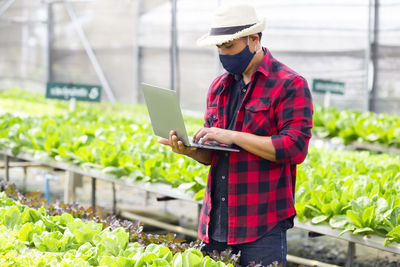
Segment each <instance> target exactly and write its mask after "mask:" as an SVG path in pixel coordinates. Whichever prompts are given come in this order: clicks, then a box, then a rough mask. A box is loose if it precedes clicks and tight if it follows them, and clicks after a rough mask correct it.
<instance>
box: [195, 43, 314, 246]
mask: <svg viewBox="0 0 400 267" xmlns="http://www.w3.org/2000/svg"><path fill="white" fill-rule="evenodd" d="M264 51H265V52H266V55H265V57H264V59H263V61H262V62H261V64H260V66H259V67H258V69H257V71H256V72H255V73H254V74H253V76H252V77H251V82H250V86H249V90H248V91H247V93H246V95H245V97H244V99H243V102H242V104H241V107H240V108H239V112H238V115H237V120H236V126H235V130H236V131H241V132H247V133H252V134H255V135H259V136H271V137H272V143H273V146H274V147H275V150H276V162H272V161H268V160H265V159H263V158H260V157H258V156H256V155H254V154H252V153H249V152H247V151H245V150H241V151H240V152H238V153H235V152H232V153H231V155H230V157H229V178H228V179H229V181H228V244H240V243H247V242H252V241H255V240H257V239H258V238H260V237H262V236H263V235H264V234H265V233H267V232H268V231H270V230H271V229H272V228H273V227H274V226H275V225H276V224H277V222H279V221H281V220H284V219H286V218H289V217H292V216H294V215H296V211H295V208H294V192H295V183H296V164H300V163H301V162H303V160H304V159H305V157H306V155H307V150H308V142H309V139H310V138H311V128H312V113H313V107H312V100H311V93H310V90H309V89H308V85H307V81H306V80H305V79H304V78H303V77H301V76H300V75H299V74H297V73H296V72H294V71H293V70H292V69H290V68H289V67H287V66H285V65H284V64H282V63H280V62H279V61H277V60H276V59H274V58H273V57H272V55H271V54H270V52H269V51H268V50H267V49H265V48H264ZM232 81H233V75H230V74H228V73H224V74H222V75H221V76H219V77H218V78H217V79H215V80H214V81H213V83H212V84H211V86H210V89H209V91H208V95H207V110H206V112H205V123H204V126H205V127H219V128H226V127H227V117H226V112H225V111H226V106H227V105H228V102H229V97H227V96H228V94H227V88H228V87H229V85H230V83H231V82H232ZM218 157H219V156H218V155H217V153H213V156H212V162H211V168H210V172H209V175H208V182H207V186H206V193H205V197H204V202H203V207H202V209H201V212H200V221H199V229H198V233H199V237H200V238H201V239H202V240H204V241H205V242H207V243H208V242H209V235H208V228H209V223H210V211H211V208H212V207H211V181H212V179H214V177H213V176H212V174H213V166H215V165H216V164H217V162H218V160H219V158H218Z"/></svg>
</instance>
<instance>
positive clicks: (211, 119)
mask: <svg viewBox="0 0 400 267" xmlns="http://www.w3.org/2000/svg"><path fill="white" fill-rule="evenodd" d="M205 119H206V123H205V124H204V126H205V127H218V108H217V107H216V106H209V107H208V108H207V113H206V117H205Z"/></svg>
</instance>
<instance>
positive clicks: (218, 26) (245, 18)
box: [197, 4, 265, 47]
mask: <svg viewBox="0 0 400 267" xmlns="http://www.w3.org/2000/svg"><path fill="white" fill-rule="evenodd" d="M264 27H265V19H264V18H261V19H259V18H258V17H257V15H256V10H255V9H254V7H251V6H249V5H246V4H236V5H230V6H224V7H220V8H218V10H217V11H216V12H215V14H214V21H213V24H212V26H211V29H210V31H209V32H208V33H207V34H205V35H203V36H202V37H201V38H200V39H198V40H197V45H198V46H201V47H205V46H214V45H221V44H223V43H226V42H230V41H232V40H235V39H238V38H240V37H244V36H248V35H251V34H255V33H259V32H262V31H263V30H264Z"/></svg>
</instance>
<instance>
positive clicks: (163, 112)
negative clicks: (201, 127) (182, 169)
mask: <svg viewBox="0 0 400 267" xmlns="http://www.w3.org/2000/svg"><path fill="white" fill-rule="evenodd" d="M142 89H143V94H144V99H145V101H146V105H147V109H148V111H149V115H150V120H151V125H152V127H153V131H154V133H155V134H156V135H158V136H160V137H163V138H166V139H168V138H169V132H170V131H171V130H174V131H175V133H176V135H177V136H178V139H179V140H182V141H183V143H184V144H185V145H186V146H190V144H189V138H188V135H187V132H186V128H185V122H184V120H183V117H182V112H181V108H180V106H179V103H178V97H177V95H176V92H175V91H172V90H168V89H164V88H160V87H156V86H153V85H149V84H145V83H142Z"/></svg>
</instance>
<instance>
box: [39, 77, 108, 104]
mask: <svg viewBox="0 0 400 267" xmlns="http://www.w3.org/2000/svg"><path fill="white" fill-rule="evenodd" d="M46 98H56V99H64V100H70V99H71V98H75V99H76V100H79V101H90V102H100V98H101V86H99V85H89V84H73V83H58V82H47V86H46Z"/></svg>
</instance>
